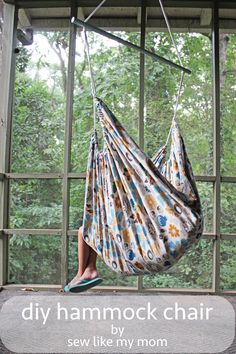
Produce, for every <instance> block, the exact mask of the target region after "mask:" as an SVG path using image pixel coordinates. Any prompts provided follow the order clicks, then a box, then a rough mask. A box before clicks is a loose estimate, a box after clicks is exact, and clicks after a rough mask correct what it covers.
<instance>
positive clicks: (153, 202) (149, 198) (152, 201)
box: [145, 195, 156, 209]
mask: <svg viewBox="0 0 236 354" xmlns="http://www.w3.org/2000/svg"><path fill="white" fill-rule="evenodd" d="M145 199H146V202H147V203H148V205H149V207H150V208H151V209H156V200H155V198H153V196H152V195H146V196H145Z"/></svg>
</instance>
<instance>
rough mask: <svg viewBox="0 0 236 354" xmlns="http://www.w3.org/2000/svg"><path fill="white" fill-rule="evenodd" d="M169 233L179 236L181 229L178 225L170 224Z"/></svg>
mask: <svg viewBox="0 0 236 354" xmlns="http://www.w3.org/2000/svg"><path fill="white" fill-rule="evenodd" d="M169 233H170V235H171V236H172V237H178V236H179V229H177V227H175V226H174V225H173V224H170V226H169Z"/></svg>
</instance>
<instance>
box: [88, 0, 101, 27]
mask: <svg viewBox="0 0 236 354" xmlns="http://www.w3.org/2000/svg"><path fill="white" fill-rule="evenodd" d="M105 2H106V0H102V1H101V2H100V4H98V6H97V7H96V8H95V9H94V10H93V12H91V14H90V15H89V16H88V17H87V18H86V19H85V20H84V22H87V21H88V20H90V18H91V17H92V16H93V15H94V14H95V13H96V12H97V10H98V9H100V7H101V6H102V5H103V4H104V3H105Z"/></svg>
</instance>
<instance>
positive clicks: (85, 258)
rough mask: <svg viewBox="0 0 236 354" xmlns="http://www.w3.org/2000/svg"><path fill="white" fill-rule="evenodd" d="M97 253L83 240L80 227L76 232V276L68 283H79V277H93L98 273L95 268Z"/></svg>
mask: <svg viewBox="0 0 236 354" xmlns="http://www.w3.org/2000/svg"><path fill="white" fill-rule="evenodd" d="M96 258H97V253H96V252H95V251H94V250H93V249H92V248H91V247H90V246H89V245H88V244H87V243H86V242H85V241H84V239H83V233H82V227H80V228H79V232H78V262H79V269H78V273H77V274H76V276H75V277H74V278H73V279H72V280H71V282H70V283H69V284H68V285H69V286H70V285H75V284H77V283H79V281H80V280H81V279H93V278H96V277H97V275H98V272H97V269H96Z"/></svg>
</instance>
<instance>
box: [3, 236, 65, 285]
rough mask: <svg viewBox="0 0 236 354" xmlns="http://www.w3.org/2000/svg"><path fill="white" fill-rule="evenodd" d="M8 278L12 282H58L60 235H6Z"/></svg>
mask: <svg viewBox="0 0 236 354" xmlns="http://www.w3.org/2000/svg"><path fill="white" fill-rule="evenodd" d="M8 281H9V282H11V283H16V284H18V283H20V284H60V281H61V238H60V236H51V235H49V236H45V235H32V236H29V235H12V236H10V237H9V279H8Z"/></svg>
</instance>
